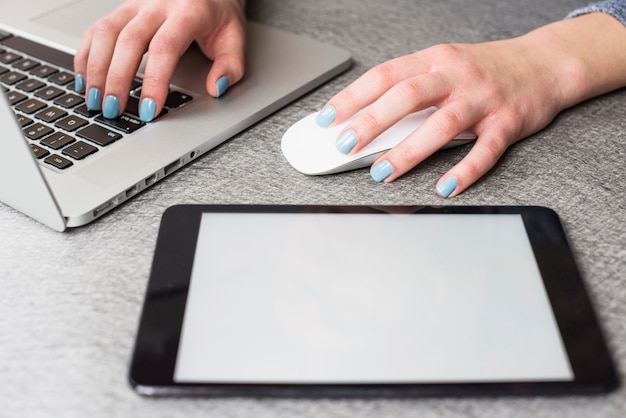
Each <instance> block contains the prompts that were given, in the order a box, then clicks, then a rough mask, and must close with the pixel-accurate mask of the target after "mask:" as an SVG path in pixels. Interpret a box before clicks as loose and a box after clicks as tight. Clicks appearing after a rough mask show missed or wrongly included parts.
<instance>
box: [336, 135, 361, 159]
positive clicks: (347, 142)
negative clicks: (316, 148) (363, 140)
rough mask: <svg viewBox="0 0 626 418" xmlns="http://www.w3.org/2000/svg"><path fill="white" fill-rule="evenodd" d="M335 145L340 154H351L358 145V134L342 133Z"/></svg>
mask: <svg viewBox="0 0 626 418" xmlns="http://www.w3.org/2000/svg"><path fill="white" fill-rule="evenodd" d="M335 145H336V146H337V149H338V150H339V151H340V152H342V153H344V154H347V153H349V152H350V151H351V150H352V148H354V146H355V145H356V134H355V133H354V131H352V130H350V131H346V132H344V133H342V134H341V135H340V136H339V138H337V141H336V142H335Z"/></svg>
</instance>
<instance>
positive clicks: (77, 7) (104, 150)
mask: <svg viewBox="0 0 626 418" xmlns="http://www.w3.org/2000/svg"><path fill="white" fill-rule="evenodd" d="M120 3H121V1H119V0H115V1H109V0H107V1H101V0H32V1H21V2H19V1H18V2H15V1H6V0H1V1H0V9H1V10H2V11H3V12H2V16H1V17H0V30H1V31H5V32H9V33H11V34H13V35H15V36H18V37H22V38H26V39H30V40H34V41H38V42H41V43H43V44H45V45H47V46H52V47H55V48H58V49H60V50H62V51H64V52H66V53H68V54H73V52H74V51H75V48H76V47H77V45H78V42H79V40H80V36H81V35H82V33H83V31H84V29H86V28H87V27H88V26H89V25H90V24H91V23H92V22H94V21H95V20H96V19H97V18H98V17H100V16H102V15H104V14H106V13H108V12H110V11H112V10H113V9H114V8H115V7H117V6H118V5H119V4H120ZM0 49H2V44H1V43H0ZM350 64H351V59H350V54H349V53H348V52H347V51H345V50H343V49H341V48H337V47H334V46H331V45H327V44H323V43H320V42H318V41H315V40H312V39H309V38H306V37H303V36H299V35H295V34H291V33H288V32H285V31H282V30H278V29H274V28H270V27H268V26H265V25H261V24H258V23H253V22H248V26H247V46H246V74H245V76H244V79H243V80H242V81H241V82H239V83H238V84H236V85H234V86H232V87H231V88H230V89H229V90H228V91H227V93H226V94H225V95H224V96H223V97H221V98H219V99H215V98H212V97H210V96H209V95H208V94H207V93H206V91H205V79H206V74H207V72H208V70H209V68H210V61H209V60H207V59H206V58H205V57H204V56H203V55H202V54H201V53H200V51H199V50H198V49H197V48H195V47H193V46H192V47H191V48H190V50H189V51H188V52H187V53H186V54H185V55H184V56H183V58H182V59H181V61H180V63H179V65H178V67H177V70H176V73H175V75H174V77H173V80H172V86H173V88H175V89H177V90H179V91H181V92H183V93H185V94H188V95H190V96H192V97H193V100H192V101H191V102H190V103H189V104H187V105H185V106H184V107H182V108H180V109H177V110H176V111H173V112H170V113H168V114H167V115H165V116H163V117H162V118H160V119H159V120H158V121H155V122H152V123H150V124H148V125H146V126H144V127H142V128H141V129H139V130H138V131H137V132H135V133H133V134H132V135H128V136H125V137H124V138H123V139H121V140H119V141H117V142H116V143H114V144H112V145H110V146H106V147H101V148H100V149H99V150H98V152H97V153H95V154H93V155H90V156H89V157H88V159H85V161H81V163H80V164H76V166H72V167H69V168H67V169H65V170H63V171H61V170H58V169H56V168H54V167H51V166H49V165H48V164H45V163H42V162H40V161H39V162H38V161H36V160H35V157H34V156H33V153H32V152H31V150H30V145H29V143H28V142H29V141H27V140H26V139H25V138H24V134H23V132H22V129H21V128H20V127H19V126H18V124H17V121H16V118H15V114H14V113H13V110H11V109H10V108H9V107H8V106H9V104H8V102H7V100H6V99H5V98H2V100H0V137H1V140H2V143H3V145H8V147H9V152H10V154H5V155H6V156H8V155H10V156H11V157H10V158H8V160H10V162H9V164H2V165H0V200H1V201H2V202H4V203H5V204H8V205H9V206H12V207H14V208H16V209H17V210H19V211H22V212H24V213H25V214H27V215H29V216H31V217H32V218H34V219H37V220H38V221H40V222H42V223H44V224H46V225H48V226H50V227H52V228H54V229H56V230H59V231H62V230H64V229H65V228H66V227H77V226H81V225H85V224H87V223H89V222H91V221H93V220H94V219H96V218H98V217H99V216H101V215H103V214H104V213H106V212H108V211H110V210H111V209H113V208H114V207H116V206H118V205H119V204H121V203H123V202H124V201H126V200H128V199H129V198H131V197H133V196H134V195H136V194H137V193H138V192H141V191H143V190H145V189H146V188H147V187H149V186H151V185H152V184H154V183H155V182H157V181H159V180H161V179H163V178H164V177H166V176H167V175H169V174H171V173H172V172H174V171H175V170H177V169H179V168H180V167H182V166H184V165H185V164H188V163H189V162H191V161H193V160H194V159H195V158H198V157H199V156H200V155H202V154H204V153H206V152H207V151H209V150H210V149H212V148H214V147H215V146H217V145H219V144H220V143H222V142H224V141H225V140H227V139H228V138H230V137H232V136H233V135H235V134H237V133H238V132H240V131H242V130H243V129H245V128H247V127H249V126H250V125H252V124H254V123H255V122H257V121H259V120H260V119H262V118H264V117H266V116H268V115H269V114H271V113H272V112H274V111H276V110H277V109H279V108H281V107H282V106H284V105H286V104H287V103H289V102H290V101H292V100H294V99H296V98H297V97H299V96H301V95H303V94H304V93H306V92H308V91H310V90H311V89H313V88H315V87H317V86H319V85H320V84H322V83H323V82H325V81H327V80H329V79H330V78H332V77H334V76H336V75H337V74H339V73H341V72H342V71H344V70H346V69H347V68H349V66H350ZM68 70H71V68H70V69H68ZM140 73H141V70H140Z"/></svg>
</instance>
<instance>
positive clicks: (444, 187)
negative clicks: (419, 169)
mask: <svg viewBox="0 0 626 418" xmlns="http://www.w3.org/2000/svg"><path fill="white" fill-rule="evenodd" d="M457 185H458V184H457V181H456V179H455V178H454V177H448V178H447V179H445V180H444V181H442V182H441V183H439V184H438V185H437V192H438V193H439V194H440V195H441V197H448V196H450V195H451V194H452V192H453V191H454V190H455V189H456V186H457Z"/></svg>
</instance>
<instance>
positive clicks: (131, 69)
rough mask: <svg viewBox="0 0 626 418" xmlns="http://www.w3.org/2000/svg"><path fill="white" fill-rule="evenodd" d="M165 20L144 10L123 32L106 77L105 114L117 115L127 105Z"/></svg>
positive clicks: (108, 116)
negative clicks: (152, 43)
mask: <svg viewBox="0 0 626 418" xmlns="http://www.w3.org/2000/svg"><path fill="white" fill-rule="evenodd" d="M161 24H162V18H161V17H160V16H159V15H156V14H151V13H143V14H140V15H137V16H135V18H133V19H132V20H131V21H130V22H128V24H127V25H126V26H125V27H124V28H123V29H122V31H121V32H120V34H119V36H118V38H117V42H116V44H115V50H114V52H113V57H112V59H111V63H110V65H109V71H108V73H107V78H106V87H105V94H104V104H103V109H102V114H103V116H104V117H106V118H116V117H117V116H119V114H120V113H121V111H122V110H123V109H125V107H126V102H127V100H128V94H129V92H130V87H131V84H132V81H133V79H134V77H135V74H136V73H137V69H138V68H139V64H140V63H141V59H142V57H143V55H144V53H145V52H146V50H147V47H148V45H149V43H150V39H152V37H153V36H154V34H155V32H157V31H158V29H159V27H160V26H161Z"/></svg>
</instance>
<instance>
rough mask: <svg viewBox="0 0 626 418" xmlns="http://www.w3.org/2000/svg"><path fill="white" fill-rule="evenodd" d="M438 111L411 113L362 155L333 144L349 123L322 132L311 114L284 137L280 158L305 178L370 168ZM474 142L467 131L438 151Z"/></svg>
mask: <svg viewBox="0 0 626 418" xmlns="http://www.w3.org/2000/svg"><path fill="white" fill-rule="evenodd" d="M435 110H437V108H435V107H431V108H428V109H425V110H421V111H419V112H415V113H411V114H410V115H407V116H406V117H404V118H403V119H401V120H400V121H399V122H398V123H396V124H395V125H393V126H392V127H391V128H389V129H387V130H386V131H385V132H383V133H382V134H380V135H379V136H378V137H377V138H376V139H375V140H374V141H372V142H371V143H369V144H368V145H367V146H366V147H365V148H363V149H362V150H361V151H359V152H357V153H356V154H353V155H346V154H343V153H341V152H340V151H339V150H338V149H337V147H336V145H335V141H336V140H337V136H338V135H339V133H340V132H341V130H342V129H343V128H344V127H346V126H347V125H348V123H350V120H352V118H351V119H349V120H347V121H345V122H343V123H342V124H339V125H337V126H333V127H330V128H321V127H319V126H318V125H317V123H316V122H315V119H316V118H317V115H318V114H319V112H316V113H313V114H310V115H308V116H306V117H304V118H303V119H301V120H299V121H298V122H296V123H294V124H293V125H292V126H291V127H290V128H289V129H287V131H286V132H285V134H284V135H283V139H282V141H281V148H282V151H283V155H284V156H285V158H286V159H287V161H288V162H289V164H291V165H292V166H293V167H294V168H295V169H296V170H298V171H300V172H301V173H304V174H308V175H321V174H332V173H340V172H343V171H348V170H355V169H357V168H363V167H368V166H370V165H371V164H372V163H373V162H374V161H375V160H376V159H377V158H378V157H379V156H380V155H382V154H383V153H384V152H385V151H387V150H389V149H390V148H392V147H394V146H395V145H396V144H398V143H399V142H400V141H402V140H403V139H404V138H406V137H407V136H408V135H409V134H410V133H411V132H413V131H414V130H415V129H417V127H418V126H420V125H421V124H422V123H423V122H424V121H425V120H426V118H428V116H430V115H431V114H433V113H434V112H435ZM475 139H476V135H475V134H473V133H472V132H469V131H466V132H463V133H461V134H460V135H458V136H457V137H456V138H454V139H453V140H451V141H450V142H448V143H447V144H446V145H444V146H443V147H442V148H441V149H446V148H451V147H454V146H459V145H464V144H467V143H469V142H472V141H474V140H475Z"/></svg>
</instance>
